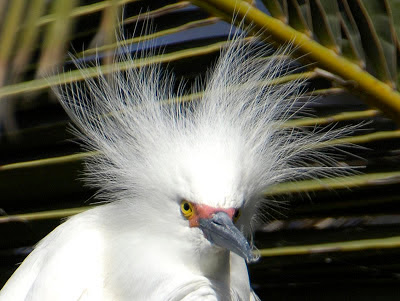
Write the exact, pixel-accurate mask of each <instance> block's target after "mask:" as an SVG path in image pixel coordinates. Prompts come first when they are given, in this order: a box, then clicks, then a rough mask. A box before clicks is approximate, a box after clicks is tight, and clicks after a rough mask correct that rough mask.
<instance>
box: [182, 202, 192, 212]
mask: <svg viewBox="0 0 400 301" xmlns="http://www.w3.org/2000/svg"><path fill="white" fill-rule="evenodd" d="M183 209H185V211H189V209H190V206H189V203H185V204H183Z"/></svg>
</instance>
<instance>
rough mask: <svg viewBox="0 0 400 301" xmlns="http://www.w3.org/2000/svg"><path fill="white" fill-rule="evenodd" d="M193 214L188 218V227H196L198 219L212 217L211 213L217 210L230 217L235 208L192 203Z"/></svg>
mask: <svg viewBox="0 0 400 301" xmlns="http://www.w3.org/2000/svg"><path fill="white" fill-rule="evenodd" d="M193 210H194V214H193V216H192V217H191V218H190V219H189V225H190V227H198V226H199V219H201V218H204V219H209V218H212V217H213V215H214V214H215V213H217V212H225V213H226V214H228V216H229V217H230V218H231V219H232V218H233V215H234V214H235V212H236V209H235V208H227V209H226V208H214V207H211V206H207V205H196V204H193Z"/></svg>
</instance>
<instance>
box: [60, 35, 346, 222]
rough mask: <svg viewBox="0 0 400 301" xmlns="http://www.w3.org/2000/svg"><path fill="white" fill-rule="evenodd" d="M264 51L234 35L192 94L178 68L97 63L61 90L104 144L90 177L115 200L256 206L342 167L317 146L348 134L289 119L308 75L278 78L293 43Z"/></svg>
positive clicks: (79, 121)
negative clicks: (266, 194)
mask: <svg viewBox="0 0 400 301" xmlns="http://www.w3.org/2000/svg"><path fill="white" fill-rule="evenodd" d="M266 53H267V54H271V49H270V48H268V47H265V46H262V43H261V42H260V41H258V40H257V39H255V38H246V39H245V38H244V34H243V33H235V34H234V37H233V39H232V40H231V41H229V42H228V43H227V46H226V47H225V48H224V49H223V50H222V51H221V55H220V58H219V60H218V62H217V63H216V65H215V66H214V67H213V68H212V69H210V71H209V73H208V76H207V78H206V80H204V82H205V84H196V85H195V87H193V88H192V91H193V93H194V94H196V93H200V92H202V94H201V96H200V97H199V99H195V100H191V101H186V102H185V101H183V97H182V94H183V92H182V91H183V90H187V89H183V88H182V87H183V85H181V88H180V89H178V92H176V91H174V87H176V83H175V80H174V77H173V76H172V74H171V73H169V72H167V71H165V70H164V69H163V68H162V67H161V66H160V65H146V64H145V62H146V61H145V59H143V58H139V57H136V56H134V57H130V56H129V55H127V54H123V55H117V56H116V59H115V62H114V64H113V67H112V69H113V70H112V71H111V72H109V73H107V74H105V72H104V71H102V69H100V67H98V70H99V72H98V73H99V77H98V78H96V79H93V78H89V77H87V78H86V80H85V81H84V82H83V83H80V84H71V85H69V86H68V87H66V88H63V89H61V90H59V91H58V93H59V94H61V95H60V96H61V97H60V98H61V99H62V104H63V106H64V108H65V109H66V111H67V112H68V113H69V115H70V117H71V118H72V120H73V122H74V123H75V125H76V126H77V127H78V128H79V130H80V133H81V134H80V136H81V138H82V140H83V141H84V144H85V146H86V148H87V149H89V150H94V151H98V152H99V154H98V155H95V156H93V157H91V158H90V159H89V160H88V161H87V168H88V172H87V174H88V181H89V183H90V184H92V185H94V186H96V187H97V188H99V189H100V190H101V195H103V196H105V197H107V199H109V200H110V199H111V200H119V199H129V198H132V196H136V195H141V196H145V197H147V199H151V197H150V196H151V195H152V194H156V193H158V194H164V195H165V196H166V199H167V198H172V199H174V198H176V199H178V198H187V199H190V200H191V201H193V202H198V203H207V204H209V205H212V206H220V207H240V206H245V207H255V205H256V204H250V203H249V202H252V200H254V202H258V201H259V200H260V199H261V198H260V196H261V194H262V192H263V191H264V190H265V189H268V187H269V186H271V185H273V184H276V183H279V182H282V181H286V180H289V179H290V180H293V179H300V178H304V177H315V176H318V175H321V174H329V173H332V172H337V171H338V169H336V168H332V165H334V163H335V162H334V160H332V159H330V157H328V156H324V155H323V154H322V153H321V152H320V151H319V150H318V147H317V145H318V144H319V143H320V142H322V141H326V140H331V139H333V138H335V137H337V136H338V135H342V134H343V132H342V131H330V132H327V133H326V132H325V133H317V132H316V131H314V130H313V129H311V130H307V129H304V128H290V127H285V126H284V124H285V122H286V121H287V120H288V119H289V118H291V117H292V116H293V115H295V114H297V113H298V109H299V105H298V103H299V102H298V100H299V99H300V98H301V96H302V93H303V87H304V85H303V84H304V82H302V81H301V80H295V81H287V82H284V81H282V83H279V84H278V83H276V79H277V78H280V77H281V76H282V75H283V74H285V73H287V72H289V71H290V69H291V67H293V62H291V61H290V60H288V55H289V54H290V51H289V49H288V48H285V49H281V50H280V51H279V52H278V53H275V54H273V55H269V56H265V54H266ZM161 55H162V54H161ZM142 56H143V55H141V57H142ZM140 65H141V67H135V68H131V66H140ZM78 66H79V68H81V69H82V70H84V68H85V66H82V65H80V64H78ZM121 69H124V70H123V71H121ZM83 72H84V71H83ZM171 100H173V101H171ZM305 159H308V160H312V161H314V166H313V167H310V166H308V165H307V164H306V163H305ZM328 166H330V167H328ZM177 201H179V200H177ZM249 218H250V217H249Z"/></svg>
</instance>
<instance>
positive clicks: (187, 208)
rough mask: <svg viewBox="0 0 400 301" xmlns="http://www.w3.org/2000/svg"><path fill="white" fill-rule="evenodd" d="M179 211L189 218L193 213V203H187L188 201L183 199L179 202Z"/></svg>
mask: <svg viewBox="0 0 400 301" xmlns="http://www.w3.org/2000/svg"><path fill="white" fill-rule="evenodd" d="M181 212H182V214H183V216H184V217H186V218H187V219H190V218H191V217H192V216H193V214H194V211H193V205H192V204H191V203H189V202H188V201H186V200H183V201H182V203H181Z"/></svg>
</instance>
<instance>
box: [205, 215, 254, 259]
mask: <svg viewBox="0 0 400 301" xmlns="http://www.w3.org/2000/svg"><path fill="white" fill-rule="evenodd" d="M199 228H200V229H202V230H203V233H204V235H205V237H206V238H207V239H208V240H209V241H210V242H211V243H213V244H216V245H217V246H220V247H222V248H225V249H227V250H229V251H232V252H234V253H236V254H237V255H239V256H241V257H243V258H244V259H245V260H246V261H247V262H251V261H255V260H256V257H255V256H254V255H253V253H252V252H251V247H250V245H249V243H248V242H247V240H246V238H245V237H244V236H243V234H242V232H240V231H239V229H238V228H236V226H235V225H234V224H233V222H232V220H231V218H230V217H229V216H228V214H226V213H225V212H217V213H215V214H214V215H213V216H212V217H211V218H207V219H206V218H202V219H200V220H199Z"/></svg>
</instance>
